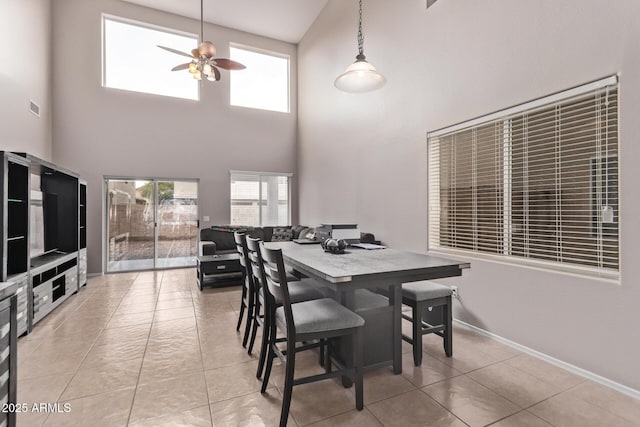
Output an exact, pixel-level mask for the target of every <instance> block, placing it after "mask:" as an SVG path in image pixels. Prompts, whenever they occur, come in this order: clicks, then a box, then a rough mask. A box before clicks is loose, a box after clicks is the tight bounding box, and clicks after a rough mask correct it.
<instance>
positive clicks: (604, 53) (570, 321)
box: [298, 0, 640, 389]
mask: <svg viewBox="0 0 640 427" xmlns="http://www.w3.org/2000/svg"><path fill="white" fill-rule="evenodd" d="M639 15H640V2H638V1H637V0H616V1H613V2H602V1H598V0H564V1H561V2H560V1H552V0H543V1H529V0H527V1H525V0H516V1H514V0H485V1H470V0H466V1H465V0H443V1H439V2H437V3H436V4H435V5H434V6H433V7H431V8H429V10H428V11H427V10H426V8H425V2H424V1H414V0H411V1H410V0H400V1H393V2H390V1H386V0H367V1H366V2H365V22H364V24H365V26H364V32H365V53H366V54H367V57H368V59H369V60H370V61H371V62H372V63H373V64H374V65H376V67H377V68H378V70H379V71H381V72H382V73H383V74H385V75H386V77H387V78H388V84H387V86H386V87H385V88H383V89H382V90H380V91H378V92H373V93H369V94H362V95H351V94H345V93H341V92H339V91H337V90H335V89H334V88H333V86H332V85H333V80H334V78H335V77H336V76H337V75H338V74H340V73H341V72H342V71H343V70H344V68H345V67H346V66H347V65H348V64H349V63H350V62H352V61H353V59H354V56H355V55H356V38H355V36H356V29H357V27H356V25H357V2H356V1H355V0H350V1H345V0H331V1H330V2H329V4H328V6H327V7H326V8H325V9H324V11H323V12H322V14H321V16H320V17H319V18H318V20H317V21H316V22H315V24H314V25H313V27H312V28H311V30H310V31H309V32H308V33H307V35H306V36H305V37H304V39H303V40H302V42H301V43H300V45H299V50H298V61H299V63H298V65H299V69H298V73H299V76H300V80H299V146H298V169H299V171H300V182H299V185H300V188H299V194H300V220H301V222H303V223H308V224H313V223H318V222H325V221H356V222H358V223H359V224H360V226H361V228H362V229H363V230H366V231H371V232H374V233H375V234H376V236H377V237H379V238H381V239H382V240H383V241H384V242H386V243H387V244H389V245H390V246H392V247H395V248H402V249H406V250H413V251H419V252H425V251H426V248H427V165H426V162H427V161H426V158H427V154H426V133H427V131H429V130H434V129H438V128H441V127H444V126H447V125H450V124H454V123H457V122H460V121H464V120H466V119H469V118H473V117H476V116H480V115H483V114H486V113H489V112H492V111H495V110H499V109H502V108H505V107H508V106H511V105H515V104H518V103H521V102H524V101H527V100H530V99H533V98H537V97H540V96H543V95H547V94H550V93H553V92H556V91H559V90H563V89H566V88H569V87H572V86H575V85H578V84H581V83H585V82H588V81H591V80H594V79H597V78H600V77H604V76H607V75H610V74H613V73H620V79H621V89H620V90H621V96H620V99H621V101H620V102H621V116H620V124H621V125H620V141H621V147H620V149H621V154H622V155H621V160H620V171H621V172H620V173H621V224H622V225H621V230H622V233H623V235H622V237H621V252H622V255H621V260H622V261H621V262H622V271H621V274H622V281H621V283H620V284H619V285H617V284H611V283H606V282H601V281H598V280H590V279H586V278H582V277H576V276H570V275H566V274H558V273H551V272H544V271H540V270H535V269H530V268H522V267H512V266H508V265H504V264H499V263H492V262H486V261H480V260H473V261H472V269H471V270H470V271H466V272H465V273H464V275H463V277H462V278H461V279H455V280H451V281H450V283H455V284H457V285H458V286H459V287H460V295H461V298H462V299H461V301H460V302H458V303H456V304H457V306H456V317H458V318H460V319H461V320H464V321H467V322H470V323H472V324H474V325H477V326H479V327H481V328H483V329H487V330H490V331H493V332H494V333H496V334H498V335H501V336H503V337H506V338H509V339H511V340H513V341H516V342H518V343H521V344H523V345H525V346H528V347H531V348H534V349H536V350H539V351H541V352H544V353H547V354H549V355H551V356H554V357H556V358H558V359H561V360H563V361H566V362H569V363H572V364H574V365H577V366H579V367H582V368H584V369H587V370H589V371H592V372H595V373H597V374H600V375H602V376H604V377H607V378H610V379H612V380H614V381H617V382H620V383H622V384H625V385H627V386H630V387H633V388H635V389H640V369H638V360H640V332H639V327H640V310H638V304H639V303H640V280H639V279H638V278H639V277H640V263H639V262H638V261H637V258H638V256H639V255H640V222H639V221H638V217H639V216H640V198H639V197H638V193H637V182H638V179H639V178H640V176H639V172H638V167H637V164H636V163H637V160H638V159H639V158H640V144H638V141H640V120H638V116H639V115H640V50H639V49H638V48H637V46H638V40H640V26H638V25H637V17H638V16H639Z"/></svg>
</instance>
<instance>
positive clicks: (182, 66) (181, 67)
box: [171, 62, 191, 71]
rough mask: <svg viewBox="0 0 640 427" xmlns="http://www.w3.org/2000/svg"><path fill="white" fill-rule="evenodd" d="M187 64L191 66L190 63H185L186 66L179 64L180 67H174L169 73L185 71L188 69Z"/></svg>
mask: <svg viewBox="0 0 640 427" xmlns="http://www.w3.org/2000/svg"><path fill="white" fill-rule="evenodd" d="M189 64H191V62H187V63H186V64H180V65H176V66H175V67H173V68H172V69H171V71H180V70H186V69H188V68H189Z"/></svg>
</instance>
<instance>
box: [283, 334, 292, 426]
mask: <svg viewBox="0 0 640 427" xmlns="http://www.w3.org/2000/svg"><path fill="white" fill-rule="evenodd" d="M295 367H296V343H295V342H290V341H289V340H287V362H286V365H285V374H284V391H283V393H282V412H280V427H286V425H287V420H288V419H289V408H290V407H291V396H292V394H293V375H294V372H295Z"/></svg>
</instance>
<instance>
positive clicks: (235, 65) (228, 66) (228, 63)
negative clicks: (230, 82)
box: [214, 58, 247, 70]
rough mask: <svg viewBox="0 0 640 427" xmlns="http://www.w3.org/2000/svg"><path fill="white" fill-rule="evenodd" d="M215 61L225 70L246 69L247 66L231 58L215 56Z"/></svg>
mask: <svg viewBox="0 0 640 427" xmlns="http://www.w3.org/2000/svg"><path fill="white" fill-rule="evenodd" d="M214 61H215V63H216V65H217V66H218V67H220V68H222V69H224V70H244V69H245V68H247V67H245V66H244V65H242V64H241V63H239V62H236V61H232V60H230V59H225V58H215V59H214Z"/></svg>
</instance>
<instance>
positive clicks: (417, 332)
mask: <svg viewBox="0 0 640 427" xmlns="http://www.w3.org/2000/svg"><path fill="white" fill-rule="evenodd" d="M411 308H412V309H413V321H412V322H411V324H412V327H413V364H414V365H416V366H420V365H422V311H423V310H424V309H425V307H424V306H423V304H421V303H415V304H414V305H413V306H412V307H411Z"/></svg>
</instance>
